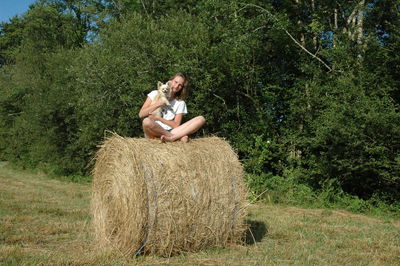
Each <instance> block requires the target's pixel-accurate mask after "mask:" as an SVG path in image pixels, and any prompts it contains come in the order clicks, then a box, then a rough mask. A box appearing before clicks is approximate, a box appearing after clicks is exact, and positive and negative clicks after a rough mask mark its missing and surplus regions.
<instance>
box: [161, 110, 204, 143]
mask: <svg viewBox="0 0 400 266" xmlns="http://www.w3.org/2000/svg"><path fill="white" fill-rule="evenodd" d="M205 122H206V120H205V118H204V117H202V116H197V117H195V118H193V119H191V120H189V121H187V122H186V123H183V124H182V125H180V126H179V127H176V128H174V129H173V130H171V133H170V134H162V136H161V141H175V140H178V139H181V141H182V142H188V141H189V137H188V135H190V134H193V133H195V132H196V131H197V130H199V129H200V128H201V127H202V126H203V125H204V123H205ZM168 133H169V132H168Z"/></svg>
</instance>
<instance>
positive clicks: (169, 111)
mask: <svg viewBox="0 0 400 266" xmlns="http://www.w3.org/2000/svg"><path fill="white" fill-rule="evenodd" d="M157 92H158V91H157V90H154V91H152V92H150V93H149V94H147V96H148V97H149V98H150V99H151V100H154V98H155V97H156V95H157ZM169 103H170V104H171V107H169V106H163V107H162V110H161V112H162V113H161V116H162V118H164V119H165V120H174V118H175V115H177V114H187V107H186V103H185V101H181V100H176V99H175V100H172V101H169ZM156 123H158V124H159V125H160V126H162V127H163V128H164V129H165V130H171V129H172V127H170V126H168V125H166V124H164V123H163V122H161V121H158V120H157V121H156Z"/></svg>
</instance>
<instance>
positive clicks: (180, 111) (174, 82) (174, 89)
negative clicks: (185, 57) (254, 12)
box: [139, 73, 206, 142]
mask: <svg viewBox="0 0 400 266" xmlns="http://www.w3.org/2000/svg"><path fill="white" fill-rule="evenodd" d="M169 82H170V87H171V97H170V98H169V99H168V100H169V102H170V104H171V108H163V111H162V115H161V116H157V115H154V114H152V112H154V111H155V110H156V109H157V108H159V107H162V106H164V105H165V104H164V102H162V101H161V100H160V101H158V102H154V103H152V100H153V99H154V98H155V96H156V95H157V91H156V90H154V91H152V92H150V93H149V94H148V95H147V99H146V101H145V102H144V104H143V106H142V108H141V109H140V111H139V117H140V118H143V117H145V119H143V131H144V135H145V137H146V138H150V139H154V138H160V139H161V141H162V142H165V141H175V140H180V141H182V142H188V141H189V135H190V134H193V133H195V132H196V131H197V130H199V129H200V128H201V127H202V126H203V125H204V123H205V121H206V120H205V119H204V117H203V116H197V117H195V118H193V119H191V120H189V121H187V122H186V123H183V124H182V120H183V116H184V115H185V114H186V113H187V108H186V103H185V101H184V99H185V98H186V96H187V93H188V91H187V85H188V80H187V78H186V77H185V75H184V74H182V73H177V74H175V75H174V76H173V77H172V78H171V79H170V80H169Z"/></svg>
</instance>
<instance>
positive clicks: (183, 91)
mask: <svg viewBox="0 0 400 266" xmlns="http://www.w3.org/2000/svg"><path fill="white" fill-rule="evenodd" d="M175 77H181V78H183V87H182V89H181V90H180V91H178V92H177V93H176V94H175V98H176V99H177V100H185V99H186V98H187V96H188V94H189V90H188V85H189V80H188V78H187V77H186V76H185V74H183V73H181V72H178V73H176V74H175V75H174V76H173V77H171V78H170V79H169V80H173V79H174V78H175Z"/></svg>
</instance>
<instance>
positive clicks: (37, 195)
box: [0, 162, 400, 265]
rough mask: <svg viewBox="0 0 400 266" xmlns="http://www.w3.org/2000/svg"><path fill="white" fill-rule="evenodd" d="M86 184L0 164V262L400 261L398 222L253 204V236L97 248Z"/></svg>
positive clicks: (88, 187)
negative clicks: (180, 247)
mask: <svg viewBox="0 0 400 266" xmlns="http://www.w3.org/2000/svg"><path fill="white" fill-rule="evenodd" d="M89 206H90V185H82V184H76V183H69V182H63V181H60V180H53V179H49V178H48V177H46V176H45V175H40V174H39V175H37V174H32V173H28V172H23V171H17V170H13V169H12V168H10V167H8V165H7V163H5V162H0V265H136V264H139V265H160V264H164V265H165V264H170V265H289V264H294V265H400V221H398V220H393V219H392V218H385V217H379V218H376V217H368V216H362V215H355V214H351V213H349V212H345V211H340V210H335V211H331V210H323V209H312V210H310V209H301V208H297V207H288V206H279V205H267V204H261V203H258V204H254V205H252V206H251V208H250V213H249V216H248V223H249V224H250V226H251V228H252V229H253V235H254V240H255V241H254V240H253V238H252V237H251V238H250V237H249V238H248V241H247V242H248V243H247V244H243V245H241V246H231V247H220V248H213V249H209V250H205V251H202V252H198V253H194V254H191V253H188V254H182V255H180V256H176V257H172V258H160V257H156V256H141V257H137V258H126V257H123V256H122V255H121V254H119V253H118V252H113V253H102V252H101V251H99V250H98V249H97V248H96V244H95V243H93V240H92V235H91V227H90V215H89Z"/></svg>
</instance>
